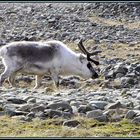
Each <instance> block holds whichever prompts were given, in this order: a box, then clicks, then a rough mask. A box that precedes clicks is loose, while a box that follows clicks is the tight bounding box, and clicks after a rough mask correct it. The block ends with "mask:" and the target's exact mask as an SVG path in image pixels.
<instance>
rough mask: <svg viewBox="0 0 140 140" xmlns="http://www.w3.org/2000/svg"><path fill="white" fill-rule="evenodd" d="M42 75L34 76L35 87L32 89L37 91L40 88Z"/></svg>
mask: <svg viewBox="0 0 140 140" xmlns="http://www.w3.org/2000/svg"><path fill="white" fill-rule="evenodd" d="M43 76H44V75H36V79H35V80H36V83H35V87H34V89H37V88H39V87H40V86H41V80H42V78H43Z"/></svg>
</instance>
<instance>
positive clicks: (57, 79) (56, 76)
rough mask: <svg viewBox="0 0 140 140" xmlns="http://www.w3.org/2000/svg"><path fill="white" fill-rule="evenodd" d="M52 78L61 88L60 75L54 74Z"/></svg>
mask: <svg viewBox="0 0 140 140" xmlns="http://www.w3.org/2000/svg"><path fill="white" fill-rule="evenodd" d="M52 79H53V81H54V84H55V86H56V87H57V88H59V78H58V75H52Z"/></svg>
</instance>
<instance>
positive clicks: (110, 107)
mask: <svg viewBox="0 0 140 140" xmlns="http://www.w3.org/2000/svg"><path fill="white" fill-rule="evenodd" d="M123 107H124V106H123V105H122V104H121V103H120V102H119V101H117V102H116V103H110V104H108V105H107V106H106V107H105V109H106V110H107V109H116V108H123Z"/></svg>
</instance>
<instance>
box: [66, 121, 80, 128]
mask: <svg viewBox="0 0 140 140" xmlns="http://www.w3.org/2000/svg"><path fill="white" fill-rule="evenodd" d="M79 124H80V122H79V121H77V120H68V121H64V122H63V126H68V127H76V126H78V125H79Z"/></svg>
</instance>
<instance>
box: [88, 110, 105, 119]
mask: <svg viewBox="0 0 140 140" xmlns="http://www.w3.org/2000/svg"><path fill="white" fill-rule="evenodd" d="M102 115H103V112H102V111H101V110H92V111H88V112H87V115H86V116H87V117H88V118H97V117H99V116H102Z"/></svg>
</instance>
